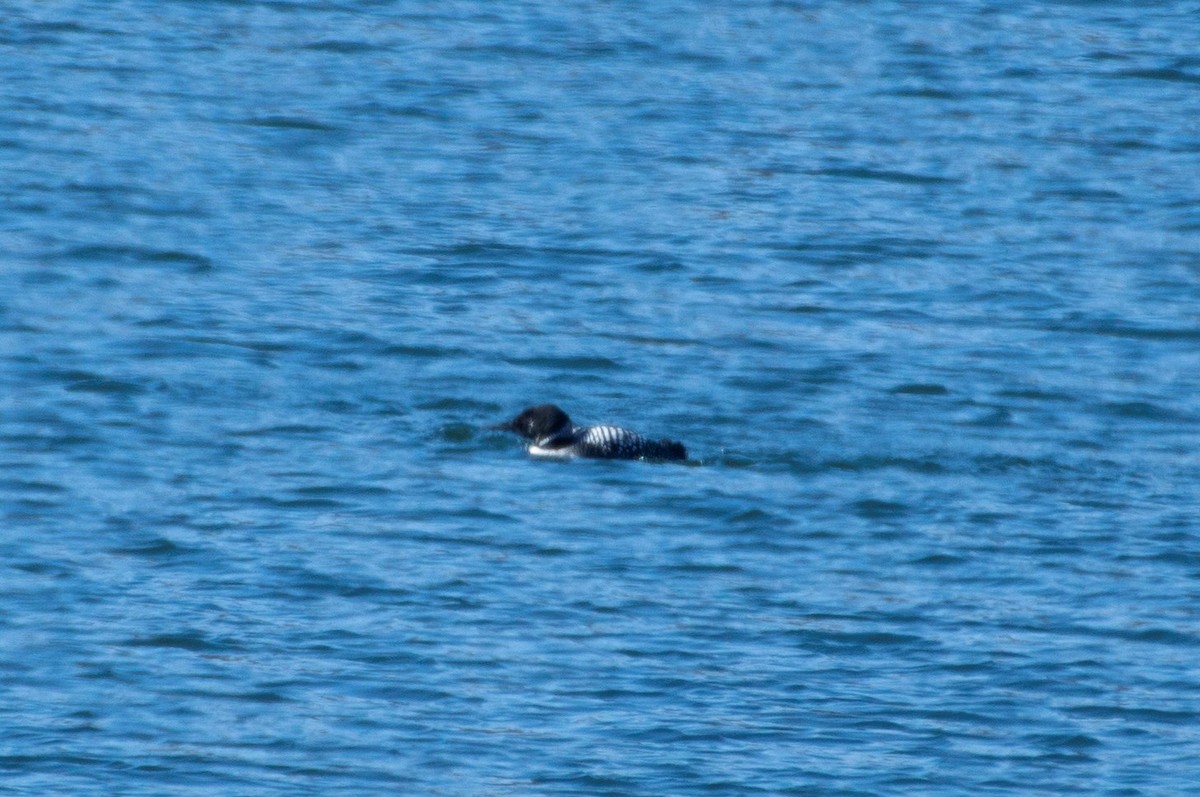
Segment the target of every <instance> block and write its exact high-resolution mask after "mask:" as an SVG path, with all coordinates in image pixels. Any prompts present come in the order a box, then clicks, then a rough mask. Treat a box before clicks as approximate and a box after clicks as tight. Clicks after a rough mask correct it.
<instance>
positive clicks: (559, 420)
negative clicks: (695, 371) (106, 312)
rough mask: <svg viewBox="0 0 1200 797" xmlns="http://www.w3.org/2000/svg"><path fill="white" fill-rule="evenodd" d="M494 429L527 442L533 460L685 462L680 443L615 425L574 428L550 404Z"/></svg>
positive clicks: (525, 412) (685, 452) (542, 405)
mask: <svg viewBox="0 0 1200 797" xmlns="http://www.w3.org/2000/svg"><path fill="white" fill-rule="evenodd" d="M493 428H495V429H504V430H506V431H512V432H516V433H517V434H519V435H521V437H524V438H525V439H526V440H528V441H529V453H530V454H531V455H533V456H535V457H558V458H563V459H566V458H570V457H587V458H589V459H659V460H681V459H687V449H685V448H684V447H683V443H679V442H676V441H674V440H668V439H666V438H663V439H662V440H650V439H649V438H646V437H642V436H641V435H640V434H638V433H636V432H631V431H629V430H628V429H622V428H620V427H618V426H576V425H575V424H573V423H571V418H570V417H569V416H568V415H567V414H566V413H565V412H563V411H562V410H561V409H559V408H558V407H557V406H555V405H553V404H539V405H538V406H536V407H529V408H528V409H525V410H524V411H522V412H521V414H520V415H518V416H517V417H516V418H513V419H512V420H511V421H509V422H507V423H502V424H498V425H497V426H494V427H493Z"/></svg>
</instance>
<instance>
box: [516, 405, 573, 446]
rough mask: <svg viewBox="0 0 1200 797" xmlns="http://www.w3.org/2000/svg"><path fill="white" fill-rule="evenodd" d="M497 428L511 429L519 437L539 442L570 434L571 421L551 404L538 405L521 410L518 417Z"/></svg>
mask: <svg viewBox="0 0 1200 797" xmlns="http://www.w3.org/2000/svg"><path fill="white" fill-rule="evenodd" d="M499 428H501V429H511V430H512V431H514V432H516V433H517V434H519V435H521V437H524V438H526V439H528V440H533V441H534V442H541V441H546V440H552V439H554V438H555V437H559V436H560V435H563V434H567V433H570V431H571V419H570V417H568V415H567V414H566V413H565V412H563V411H562V410H561V409H559V408H558V407H556V406H555V405H553V404H539V405H538V406H536V407H529V408H528V409H525V410H522V412H521V414H520V415H518V416H517V417H515V418H513V419H512V421H510V422H509V423H502V424H500V426H499Z"/></svg>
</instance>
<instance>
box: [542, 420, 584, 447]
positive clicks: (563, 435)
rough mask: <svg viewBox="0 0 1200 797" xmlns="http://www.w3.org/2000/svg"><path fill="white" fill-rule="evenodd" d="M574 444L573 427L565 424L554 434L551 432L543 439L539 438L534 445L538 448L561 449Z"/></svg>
mask: <svg viewBox="0 0 1200 797" xmlns="http://www.w3.org/2000/svg"><path fill="white" fill-rule="evenodd" d="M574 442H575V427H574V426H572V425H571V424H569V423H568V424H566V425H565V426H563V427H562V428H561V429H559V430H558V431H556V432H552V433H550V434H548V435H546V436H545V437H542V438H539V439H538V440H537V441H536V442H535V445H537V447H538V448H563V447H565V446H569V445H571V444H572V443H574Z"/></svg>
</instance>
